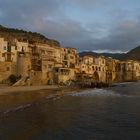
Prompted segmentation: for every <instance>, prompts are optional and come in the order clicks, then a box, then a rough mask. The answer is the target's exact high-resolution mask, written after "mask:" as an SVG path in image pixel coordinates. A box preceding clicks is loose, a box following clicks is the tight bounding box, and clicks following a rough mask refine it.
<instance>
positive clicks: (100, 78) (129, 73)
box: [0, 37, 140, 85]
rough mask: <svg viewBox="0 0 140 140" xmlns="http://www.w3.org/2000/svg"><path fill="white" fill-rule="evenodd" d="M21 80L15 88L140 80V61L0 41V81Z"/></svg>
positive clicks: (13, 41) (69, 49)
mask: <svg viewBox="0 0 140 140" xmlns="http://www.w3.org/2000/svg"><path fill="white" fill-rule="evenodd" d="M10 75H15V76H17V77H20V79H19V80H18V81H17V83H16V84H15V85H47V84H66V83H67V84H68V83H70V82H71V81H83V82H88V81H92V82H95V83H99V82H102V83H109V84H110V83H113V82H124V81H135V80H139V79H140V62H138V61H133V60H127V61H119V60H116V59H112V58H107V57H104V56H99V57H93V56H90V55H87V56H83V57H79V55H78V52H77V50H76V49H75V48H65V47H62V46H58V45H57V44H55V43H54V44H51V45H50V44H48V43H44V44H43V43H37V42H29V41H28V40H18V39H14V40H10V41H9V40H5V39H4V38H2V37H1V38H0V82H1V83H4V82H6V81H7V79H8V77H9V76H10Z"/></svg>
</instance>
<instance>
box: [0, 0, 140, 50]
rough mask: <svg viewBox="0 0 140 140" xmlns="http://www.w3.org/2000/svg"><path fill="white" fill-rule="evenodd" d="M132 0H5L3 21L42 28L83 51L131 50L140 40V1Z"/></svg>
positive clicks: (1, 12)
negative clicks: (139, 12)
mask: <svg viewBox="0 0 140 140" xmlns="http://www.w3.org/2000/svg"><path fill="white" fill-rule="evenodd" d="M130 1H131V0H128V1H127V2H128V4H127V5H124V4H122V0H118V1H115V2H114V1H113V2H112V0H86V1H85V0H39V1H38V0H22V1H19V0H14V2H13V0H4V1H0V24H3V25H6V26H9V27H14V28H23V29H26V30H31V31H35V32H40V33H42V34H44V35H46V36H47V37H49V38H53V39H56V40H58V41H60V42H61V43H62V45H64V46H72V47H76V48H77V49H78V50H79V51H82V50H91V51H92V50H110V51H119V50H121V51H127V50H129V49H132V48H133V47H135V46H137V45H138V44H140V39H139V36H140V16H139V15H138V11H137V10H138V6H137V5H138V1H137V0H136V1H137V4H135V5H134V4H132V3H131V2H130ZM124 2H125V0H123V3H124ZM131 5H132V6H131Z"/></svg>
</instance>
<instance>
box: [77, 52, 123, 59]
mask: <svg viewBox="0 0 140 140" xmlns="http://www.w3.org/2000/svg"><path fill="white" fill-rule="evenodd" d="M79 55H80V57H83V56H85V55H91V56H95V57H98V56H105V57H112V58H114V59H118V60H123V59H124V56H125V53H95V52H80V53H79Z"/></svg>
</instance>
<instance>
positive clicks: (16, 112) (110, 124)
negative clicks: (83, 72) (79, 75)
mask: <svg viewBox="0 0 140 140" xmlns="http://www.w3.org/2000/svg"><path fill="white" fill-rule="evenodd" d="M47 92H48V91H47V90H41V91H34V92H28V93H27V92H20V93H13V94H6V93H4V94H1V95H0V140H140V83H139V82H137V83H120V84H115V85H114V86H112V87H109V88H101V89H96V88H94V89H83V90H72V91H69V92H67V94H63V96H56V95H58V93H59V92H62V91H53V93H52V94H50V95H49V96H46V95H47Z"/></svg>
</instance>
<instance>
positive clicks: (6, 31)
mask: <svg viewBox="0 0 140 140" xmlns="http://www.w3.org/2000/svg"><path fill="white" fill-rule="evenodd" d="M0 37H4V38H5V39H6V40H12V39H14V38H17V39H18V40H28V41H29V42H37V43H47V44H49V45H56V46H59V47H60V43H59V42H58V41H56V40H53V39H48V38H46V37H45V36H44V35H42V34H39V33H36V32H31V31H29V32H28V31H24V30H20V29H14V28H7V27H4V26H2V25H0Z"/></svg>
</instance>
